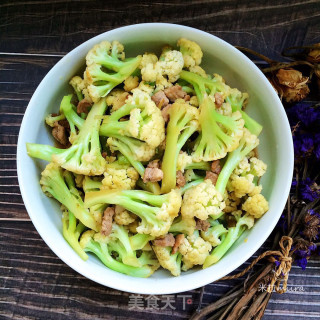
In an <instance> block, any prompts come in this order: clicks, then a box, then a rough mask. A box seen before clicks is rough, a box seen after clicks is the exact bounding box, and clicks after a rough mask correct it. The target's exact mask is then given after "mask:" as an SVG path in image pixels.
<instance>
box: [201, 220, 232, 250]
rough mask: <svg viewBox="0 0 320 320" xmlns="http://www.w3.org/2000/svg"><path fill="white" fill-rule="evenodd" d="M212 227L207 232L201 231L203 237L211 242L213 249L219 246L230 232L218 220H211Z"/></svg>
mask: <svg viewBox="0 0 320 320" xmlns="http://www.w3.org/2000/svg"><path fill="white" fill-rule="evenodd" d="M209 222H210V225H211V226H210V227H209V228H208V230H207V231H201V237H202V238H203V239H204V240H206V241H208V242H210V244H211V245H212V247H216V246H218V245H219V244H220V243H221V241H223V239H224V237H225V235H226V233H227V232H228V230H227V229H226V228H225V227H224V226H223V224H221V223H219V221H218V220H214V219H209Z"/></svg>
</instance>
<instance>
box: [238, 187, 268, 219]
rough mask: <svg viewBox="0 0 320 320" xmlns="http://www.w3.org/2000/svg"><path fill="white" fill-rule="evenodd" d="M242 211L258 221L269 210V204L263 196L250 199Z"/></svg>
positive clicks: (257, 195)
mask: <svg viewBox="0 0 320 320" xmlns="http://www.w3.org/2000/svg"><path fill="white" fill-rule="evenodd" d="M242 209H243V210H244V211H246V212H247V213H248V214H250V215H251V216H253V217H255V218H256V219H258V218H261V217H262V216H263V215H264V214H265V213H266V212H267V211H268V210H269V204H268V201H267V200H266V198H265V197H264V196H263V195H262V194H260V193H259V194H256V195H254V196H252V197H249V198H248V199H247V200H246V201H245V202H244V203H243V205H242Z"/></svg>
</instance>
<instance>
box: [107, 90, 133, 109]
mask: <svg viewBox="0 0 320 320" xmlns="http://www.w3.org/2000/svg"><path fill="white" fill-rule="evenodd" d="M127 98H128V92H125V91H123V90H122V89H118V88H117V89H113V90H112V91H111V92H110V93H109V94H108V96H107V98H106V102H107V105H108V106H109V107H110V106H112V109H111V111H112V112H113V111H116V110H118V109H119V108H121V107H122V106H123V105H124V104H125V103H126V100H127Z"/></svg>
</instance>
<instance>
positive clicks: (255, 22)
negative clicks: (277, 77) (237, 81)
mask: <svg viewBox="0 0 320 320" xmlns="http://www.w3.org/2000/svg"><path fill="white" fill-rule="evenodd" d="M319 6H320V4H319V1H318V0H305V1H303V0H291V1H288V0H281V1H275V0H273V1H271V0H267V1H263V4H262V3H261V2H259V1H253V0H250V1H248V0H247V1H236V0H228V1H204V0H200V1H182V0H180V1H156V2H152V4H151V3H150V2H149V1H139V2H134V1H128V0H126V1H114V0H112V1H22V0H20V1H11V0H3V1H1V6H0V16H1V17H2V19H1V22H0V43H1V45H0V48H1V50H0V52H1V51H4V52H19V53H35V54H61V53H67V52H68V51H70V50H71V49H73V48H74V47H76V46H77V45H79V44H80V43H82V42H84V41H86V40H88V39H89V38H91V37H93V36H94V35H96V34H98V33H101V32H105V31H108V30H110V29H113V28H116V27H120V26H124V25H128V24H133V23H143V22H170V23H178V24H183V25H188V26H191V27H195V28H199V29H201V30H204V31H207V32H210V33H211V34H214V35H217V36H219V37H221V38H223V39H225V40H227V41H229V42H230V43H232V44H234V45H242V46H245V47H249V48H253V49H255V50H257V51H259V52H261V53H265V54H267V55H270V56H279V53H280V52H281V50H282V49H283V48H285V47H288V46H292V45H301V44H302V43H303V42H304V43H311V42H319V41H320V34H319V30H320V28H319V27H320V14H319V12H320V11H319ZM270 43H272V46H270V45H269V44H270Z"/></svg>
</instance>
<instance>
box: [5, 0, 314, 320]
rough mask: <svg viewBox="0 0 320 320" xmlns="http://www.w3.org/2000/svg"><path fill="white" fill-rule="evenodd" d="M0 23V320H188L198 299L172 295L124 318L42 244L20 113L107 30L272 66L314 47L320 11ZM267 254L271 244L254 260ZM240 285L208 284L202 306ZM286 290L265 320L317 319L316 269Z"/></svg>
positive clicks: (192, 12)
mask: <svg viewBox="0 0 320 320" xmlns="http://www.w3.org/2000/svg"><path fill="white" fill-rule="evenodd" d="M0 17H1V19H0V319H55V320H56V319H91V318H92V319H169V320H171V319H187V318H188V316H189V315H190V314H191V313H192V311H193V310H194V309H195V308H196V307H197V303H198V299H199V290H193V291H190V292H186V293H185V294H188V295H191V299H192V303H191V304H190V305H188V304H187V305H186V308H183V304H182V300H181V299H179V298H178V297H177V296H175V299H176V305H175V307H176V309H175V310H171V309H170V308H169V309H165V310H152V311H150V310H145V309H144V310H130V309H129V300H130V298H129V296H130V294H128V293H124V292H120V291H117V290H113V289H110V288H106V287H103V286H100V285H98V284H96V283H94V282H92V281H90V280H87V279H85V278H84V277H82V276H80V275H79V274H77V273H76V272H74V271H73V270H72V269H70V268H69V267H68V266H67V265H65V264H64V263H63V262H62V261H61V260H60V259H59V258H58V257H56V256H55V255H54V254H53V253H52V251H51V250H50V249H49V248H48V247H47V245H46V244H45V243H44V242H43V240H42V239H41V238H40V236H39V235H38V233H37V232H36V230H35V229H34V227H33V225H32V223H31V222H30V220H29V217H28V215H27V212H26V210H25V207H24V204H23V202H22V199H21V195H20V190H19V186H18V180H17V173H16V145H17V139H18V134H19V129H20V124H21V121H22V118H23V115H24V112H25V109H26V107H27V105H28V102H29V100H30V98H31V96H32V94H33V92H34V90H35V89H36V87H37V86H38V84H39V83H40V81H41V80H42V78H43V77H44V76H45V75H46V73H47V72H48V71H49V70H50V68H51V67H52V66H53V65H54V64H55V63H56V62H57V61H59V59H60V58H61V57H62V56H63V55H65V54H66V53H67V52H68V51H70V50H72V49H73V48H75V47H76V46H78V45H79V44H80V43H82V42H84V41H86V40H88V39H89V38H91V37H93V36H95V35H97V34H99V33H102V32H105V31H108V30H110V29H113V28H116V27H120V26H124V25H129V24H134V23H143V22H170V23H179V24H183V25H188V26H191V27H195V28H199V29H201V30H204V31H207V32H209V33H211V34H214V35H217V36H219V37H220V38H222V39H224V40H226V41H228V42H230V43H231V44H234V45H241V46H245V47H249V48H252V49H254V50H256V51H259V52H261V53H264V54H266V55H268V56H269V57H271V58H274V59H277V58H279V57H280V53H281V51H282V50H283V48H285V47H288V46H294V45H302V44H310V43H316V42H320V2H319V1H318V0H291V1H289V0H279V1H275V0H273V1H271V0H266V1H263V3H262V2H259V1H253V0H246V1H236V0H225V1H219V0H215V1H209V0H199V1H182V0H181V1H156V2H150V1H147V0H145V1H137V2H134V1H129V0H125V1H115V0H112V1H86V0H73V1H65V0H56V1H53V0H48V1H41V0H14V1H12V0H2V1H1V2H0ZM310 99H314V101H317V100H318V99H319V97H317V96H311V97H310ZM270 239H272V236H271V238H270ZM266 248H268V242H267V243H266V244H265V245H264V246H263V247H262V248H261V249H260V250H259V252H257V253H256V254H255V255H254V257H255V256H256V255H258V254H259V253H260V252H262V251H263V250H265V249H266ZM249 263H250V261H247V262H246V263H245V264H244V265H243V266H241V268H240V269H239V270H241V269H243V268H245V267H246V266H247V265H248V264H249ZM261 263H263V262H261ZM241 281H243V278H241V279H236V280H232V281H220V282H216V283H212V284H209V285H207V286H206V287H205V291H204V298H203V305H206V304H208V303H210V302H213V301H215V300H216V299H218V298H219V297H220V296H221V295H222V294H223V293H224V292H226V291H228V290H229V289H230V288H231V287H232V286H234V285H236V284H238V283H240V282H241ZM288 286H289V289H290V291H289V292H288V293H286V294H284V295H279V294H273V295H272V298H271V300H270V303H269V305H268V308H267V310H266V313H265V316H264V319H265V320H274V319H289V320H291V319H292V320H293V319H294V320H299V319H301V320H302V319H304V320H305V319H319V318H320V289H319V288H320V260H319V259H314V260H311V261H309V263H308V268H307V269H306V270H305V271H302V270H301V269H300V268H299V267H297V266H293V268H292V271H291V273H290V278H289V283H288ZM301 286H302V287H303V289H304V291H300V287H301ZM295 288H296V289H295ZM294 290H296V291H294ZM144 298H146V297H144ZM160 298H161V297H160Z"/></svg>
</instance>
